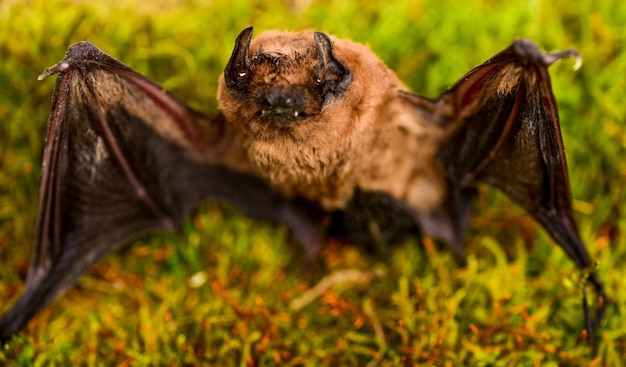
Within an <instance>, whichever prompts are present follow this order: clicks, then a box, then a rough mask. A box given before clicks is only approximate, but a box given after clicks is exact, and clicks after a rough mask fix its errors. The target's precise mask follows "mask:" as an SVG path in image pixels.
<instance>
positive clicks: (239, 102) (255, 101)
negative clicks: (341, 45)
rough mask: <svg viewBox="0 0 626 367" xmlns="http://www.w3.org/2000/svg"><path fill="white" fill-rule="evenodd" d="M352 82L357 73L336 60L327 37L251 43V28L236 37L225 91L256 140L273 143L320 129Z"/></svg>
mask: <svg viewBox="0 0 626 367" xmlns="http://www.w3.org/2000/svg"><path fill="white" fill-rule="evenodd" d="M352 81H353V75H352V72H351V71H350V70H349V69H348V68H347V67H346V65H345V64H344V63H342V62H341V61H340V60H338V59H337V57H336V56H335V54H334V53H333V43H332V41H331V39H330V38H329V37H328V36H327V35H326V34H324V33H322V32H300V33H284V32H268V33H265V34H263V35H261V36H260V37H257V38H255V40H254V41H252V27H250V28H247V29H245V30H243V31H242V32H241V34H239V36H238V37H237V40H236V42H235V49H234V51H233V53H232V56H231V58H230V61H229V62H228V65H227V66H226V69H225V70H224V78H223V83H224V85H223V86H222V87H223V89H226V90H227V92H228V96H227V97H228V99H229V100H230V102H231V105H232V108H230V109H232V110H235V109H236V110H237V114H238V115H243V116H237V117H235V119H236V120H244V121H245V122H244V121H242V123H244V124H245V126H246V127H247V129H248V130H249V131H250V132H251V133H252V134H253V135H254V136H256V137H258V138H271V137H273V136H274V137H275V136H276V135H277V134H287V135H293V136H301V135H302V131H300V132H298V129H300V130H302V125H311V124H315V122H316V121H318V120H319V118H320V117H322V116H321V114H322V113H323V111H324V108H325V107H326V106H328V105H331V104H333V103H337V102H338V101H341V100H342V99H343V98H344V96H345V95H346V93H347V92H348V89H349V88H350V85H351V84H352ZM224 87H225V88H224ZM223 99H225V98H223V97H222V96H220V101H221V102H222V105H223V106H222V109H223V110H224V112H225V113H226V114H227V115H228V113H229V112H230V111H229V106H224V104H225V103H224V102H225V101H223ZM226 104H228V103H226ZM310 127H311V126H309V127H307V128H305V130H309V128H310ZM263 135H265V136H263Z"/></svg>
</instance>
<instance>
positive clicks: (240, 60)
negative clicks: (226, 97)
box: [224, 26, 254, 97]
mask: <svg viewBox="0 0 626 367" xmlns="http://www.w3.org/2000/svg"><path fill="white" fill-rule="evenodd" d="M253 31H254V27H252V26H250V27H248V28H246V29H244V30H243V31H241V33H240V34H239V36H237V40H236V41H235V49H234V50H233V54H232V55H231V56H230V60H229V61H228V64H227V65H226V68H225V69H224V79H225V80H226V87H227V88H228V91H229V92H230V93H231V95H233V97H235V96H237V95H239V94H241V93H242V92H244V91H245V89H246V85H247V84H248V81H249V80H250V77H251V75H250V73H251V72H252V69H251V68H250V60H249V58H248V51H249V49H250V41H251V40H252V33H253Z"/></svg>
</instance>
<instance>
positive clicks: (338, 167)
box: [219, 31, 445, 210]
mask: <svg viewBox="0 0 626 367" xmlns="http://www.w3.org/2000/svg"><path fill="white" fill-rule="evenodd" d="M332 40H333V44H334V54H335V56H336V57H337V59H338V60H340V61H341V62H342V63H343V64H344V65H345V66H346V67H347V68H348V69H350V71H351V72H352V74H353V76H354V80H353V82H352V84H351V85H350V87H349V89H348V92H347V93H346V94H345V96H343V98H341V99H339V100H337V101H334V102H332V103H329V104H326V105H324V106H323V108H322V110H321V112H319V111H318V112H319V113H318V114H314V113H311V115H312V116H310V117H308V118H306V119H303V120H301V121H298V122H297V123H294V124H291V125H289V126H275V125H272V124H269V123H264V122H263V121H259V119H258V116H255V115H254V113H256V112H255V110H257V109H255V108H254V106H253V103H254V102H253V101H247V100H246V101H242V102H240V101H237V100H235V99H234V98H233V97H232V96H231V95H230V93H229V91H228V90H227V88H226V83H225V79H224V76H222V77H221V78H220V88H219V102H220V106H221V109H222V111H223V113H224V114H225V116H226V118H227V120H228V121H229V125H230V126H229V128H232V129H233V130H234V131H233V134H234V135H235V139H236V140H239V139H241V143H242V144H241V146H243V147H244V149H245V153H246V154H247V155H248V157H249V159H250V162H251V164H252V167H248V168H247V169H250V170H252V171H254V172H255V173H256V174H258V175H260V176H262V177H264V178H266V179H267V180H269V181H270V182H271V184H272V185H273V186H274V187H276V188H277V189H278V190H280V191H281V192H282V193H283V194H285V195H288V196H290V197H294V196H303V197H305V198H308V199H311V200H314V201H317V202H320V203H322V205H323V206H324V207H325V208H326V209H335V208H341V207H342V206H344V205H345V204H346V202H347V201H348V200H349V199H350V198H351V197H352V195H353V193H354V190H355V188H356V187H360V188H362V189H365V190H382V191H385V192H388V193H390V194H391V195H393V196H394V197H396V198H399V199H402V200H404V201H407V202H409V203H410V204H412V205H413V206H414V207H416V208H417V209H421V210H429V209H431V208H433V207H434V206H436V205H437V204H439V203H440V201H441V200H442V198H443V196H444V195H445V192H444V191H443V190H445V189H444V187H445V185H444V184H443V181H442V178H441V177H442V176H441V175H440V173H439V170H438V168H437V167H435V166H433V163H432V162H434V161H435V160H434V159H433V158H434V154H435V152H436V149H437V147H438V146H439V144H440V141H441V139H442V138H443V131H441V130H440V129H439V128H438V127H436V126H435V125H434V124H432V123H430V122H427V121H423V119H422V118H421V117H420V115H419V114H417V113H416V112H415V110H414V109H413V108H410V107H409V106H408V105H407V104H406V102H405V101H404V100H403V99H402V98H400V97H399V94H398V92H399V90H401V89H405V87H404V86H403V84H402V83H401V82H400V81H399V80H398V78H397V77H396V76H395V75H394V73H393V72H392V71H390V70H389V69H388V68H387V67H386V66H385V65H384V64H383V62H382V61H381V60H380V59H378V57H376V56H375V55H374V54H373V53H372V52H371V51H370V50H369V49H368V48H367V47H365V46H363V45H360V44H357V43H354V42H351V41H348V40H342V39H334V38H333V39H332ZM259 53H263V54H265V55H276V56H281V58H280V62H279V63H277V64H263V65H261V66H259V68H263V69H257V70H255V73H254V77H253V80H251V82H250V85H251V88H254V87H256V86H257V85H264V84H271V85H294V86H302V87H304V88H314V87H315V86H314V84H313V83H314V80H313V79H314V76H313V75H314V74H313V68H314V67H315V65H316V64H317V62H318V51H317V46H316V43H315V41H314V38H313V32H311V31H303V32H299V33H285V32H278V31H271V32H267V33H264V34H262V35H260V36H258V37H257V38H256V39H254V40H253V41H252V43H251V45H250V52H249V55H250V58H252V57H253V56H254V55H257V54H259ZM253 67H254V64H253ZM313 112H315V111H313ZM235 143H236V144H238V143H239V142H235ZM236 144H233V145H231V146H235V145H236Z"/></svg>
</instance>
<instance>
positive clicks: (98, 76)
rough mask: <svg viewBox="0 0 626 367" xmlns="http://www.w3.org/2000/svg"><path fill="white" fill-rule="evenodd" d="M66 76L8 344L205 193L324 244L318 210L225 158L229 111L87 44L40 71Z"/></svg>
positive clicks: (174, 224) (56, 102) (3, 326)
mask: <svg viewBox="0 0 626 367" xmlns="http://www.w3.org/2000/svg"><path fill="white" fill-rule="evenodd" d="M56 73H59V74H60V76H59V78H58V79H57V83H56V88H55V92H54V97H53V102H52V111H51V113H50V117H49V120H48V133H47V143H46V149H45V153H44V166H43V174H42V182H41V188H40V204H39V214H38V219H37V231H36V238H35V242H34V248H33V253H32V258H31V263H30V268H29V274H28V279H27V281H26V286H25V290H24V293H23V294H22V296H21V298H20V299H19V300H18V301H17V302H16V304H15V305H14V307H13V308H12V309H11V310H10V311H9V312H8V313H7V314H6V315H5V316H4V317H3V318H2V319H1V320H0V341H1V342H4V341H6V340H8V339H9V338H10V336H11V335H13V334H14V333H16V332H17V331H19V330H20V329H21V328H22V327H23V326H24V324H25V323H26V322H27V321H28V320H29V319H30V318H31V317H33V316H34V315H35V314H36V313H37V312H38V311H39V310H40V309H41V308H43V307H44V306H46V305H47V304H48V303H50V302H51V301H52V300H53V299H54V298H56V297H57V296H58V295H59V293H61V292H62V291H63V290H65V289H66V288H67V287H69V286H70V285H71V284H72V283H74V282H75V281H76V279H78V277H79V276H80V275H81V274H82V273H84V272H85V271H86V270H87V269H88V268H89V267H90V266H91V265H93V264H94V263H96V262H97V261H99V260H100V259H101V258H102V257H104V256H105V255H106V254H108V253H109V252H111V251H113V250H115V249H116V248H118V247H119V246H120V245H121V244H123V243H124V242H125V241H127V240H128V239H129V238H130V237H132V236H133V235H136V234H137V233H140V232H144V231H147V230H153V229H165V230H177V229H178V228H179V227H180V224H181V221H182V219H183V217H184V216H185V214H186V213H187V212H188V210H189V209H190V208H191V207H192V206H194V205H196V204H197V203H198V202H199V201H201V200H203V199H207V198H216V199H224V200H227V201H230V202H231V203H233V204H235V205H236V206H238V207H240V208H241V209H243V210H244V211H246V212H247V213H248V214H250V215H252V216H257V217H264V218H273V219H278V220H281V221H283V222H285V223H287V225H289V226H290V227H291V229H292V230H293V231H294V234H295V235H296V236H297V237H298V239H299V240H300V241H302V242H303V243H304V244H305V246H307V249H308V250H309V251H315V249H316V248H317V246H318V245H319V243H320V241H321V234H322V227H321V224H320V221H319V218H318V217H317V216H316V214H315V213H316V211H315V210H308V208H306V205H302V204H301V203H298V205H295V204H292V203H291V202H289V201H287V200H285V199H283V198H282V197H280V196H279V195H277V194H276V193H274V192H273V191H272V190H271V188H270V187H269V186H268V185H266V184H265V183H264V182H261V181H259V180H258V179H256V178H254V177H251V176H249V175H246V174H243V173H237V172H236V171H234V170H231V169H229V168H228V167H226V166H225V165H224V164H220V162H221V160H220V151H223V148H224V145H228V144H229V141H228V138H229V137H228V136H225V135H224V129H223V126H222V125H221V123H223V121H220V119H219V118H217V119H215V120H213V121H211V120H208V119H206V118H204V117H202V116H201V115H200V114H198V113H196V112H194V111H192V110H191V109H190V108H189V107H187V106H186V105H184V104H183V103H182V102H180V101H179V100H177V99H176V98H174V97H173V96H171V95H170V94H168V93H167V92H165V91H164V90H163V89H162V88H161V87H160V86H158V85H157V84H155V83H153V82H151V81H150V80H148V79H147V78H145V77H143V76H141V75H140V74H138V73H136V72H134V71H133V70H131V69H130V68H128V67H126V66H124V65H123V64H121V63H120V62H118V61H116V60H115V59H113V58H112V57H110V56H108V55H106V54H104V53H103V52H102V51H100V50H99V49H98V48H96V47H95V46H94V45H92V44H90V43H87V42H81V43H78V44H76V45H74V46H72V47H70V49H69V51H68V52H67V55H66V57H65V59H64V60H63V61H61V62H60V63H58V64H57V65H55V66H54V67H52V68H50V69H48V70H46V71H45V72H44V74H42V76H41V77H40V79H43V78H44V77H47V76H50V75H53V74H56ZM207 162H209V163H207Z"/></svg>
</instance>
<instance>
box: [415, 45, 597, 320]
mask: <svg viewBox="0 0 626 367" xmlns="http://www.w3.org/2000/svg"><path fill="white" fill-rule="evenodd" d="M564 57H576V58H577V59H578V58H579V56H578V54H577V53H576V52H575V51H573V50H568V51H564V52H560V53H554V54H544V53H542V52H541V51H540V50H539V49H538V48H537V46H535V45H534V44H533V43H532V42H530V41H528V40H523V39H520V40H516V41H515V42H514V43H513V44H512V45H511V46H510V47H508V48H507V49H505V50H504V51H502V52H500V53H499V54H497V55H496V56H494V57H493V58H491V59H490V60H487V61H486V62H485V63H483V64H482V65H480V66H478V67H476V68H475V69H473V70H472V71H470V72H469V73H468V74H467V75H465V76H464V77H463V78H462V79H461V80H460V81H459V82H458V83H457V84H456V85H454V86H453V87H452V88H450V89H449V90H448V91H447V92H445V93H444V94H443V95H441V96H440V97H439V98H438V99H437V100H434V101H429V100H426V99H424V98H421V97H418V96H415V95H412V96H411V98H412V99H413V100H414V101H415V102H416V103H417V104H418V105H419V107H420V109H421V110H423V111H425V112H426V114H427V115H429V118H430V119H431V120H433V121H435V122H436V123H440V124H443V125H444V126H447V127H448V128H449V129H450V137H449V139H448V140H447V141H446V142H445V143H443V146H442V148H441V150H440V152H439V155H438V158H439V161H440V163H441V165H442V167H443V169H444V171H445V172H446V173H447V175H448V179H449V181H450V184H451V190H452V193H451V197H452V198H453V199H452V201H455V200H457V199H454V197H455V195H456V196H458V194H459V193H462V192H463V191H464V190H467V189H470V188H472V187H474V186H475V185H476V184H478V183H486V184H489V185H493V186H495V187H497V188H498V189H500V190H502V191H503V192H504V193H505V194H506V195H508V196H509V197H510V198H511V199H512V200H513V201H515V202H516V203H517V204H519V205H520V206H522V207H523V208H524V209H526V210H527V211H528V212H529V213H530V214H531V215H532V216H533V217H534V218H535V219H536V220H537V221H538V222H539V223H540V224H541V225H542V226H543V227H545V229H546V230H547V231H548V233H549V234H550V235H551V236H552V237H553V238H554V240H555V241H556V242H557V243H558V244H559V245H560V246H561V247H562V248H563V249H564V250H565V252H566V253H567V254H568V255H569V257H571V258H572V259H573V260H574V261H575V262H576V264H577V265H578V266H579V267H580V268H590V267H592V265H593V264H592V262H591V260H590V258H589V255H588V253H587V249H586V247H585V244H584V242H583V241H582V240H581V238H580V236H579V234H578V231H577V229H576V224H575V220H574V215H573V211H572V198H571V192H570V185H569V180H568V171H567V164H566V161H565V153H564V149H563V141H562V138H561V132H560V125H559V116H558V111H557V106H556V101H555V98H554V95H553V93H552V87H551V83H550V76H549V74H548V66H550V65H551V64H552V63H554V62H555V61H557V60H559V59H561V58H564ZM460 197H464V195H460ZM461 206H463V207H466V206H467V205H466V204H463V203H461ZM466 220H467V216H466V215H462V216H461V217H458V218H455V219H454V220H453V222H456V224H455V225H456V227H458V228H464V226H465V221H466ZM589 280H590V281H591V282H592V284H593V285H594V287H595V289H596V291H597V293H598V296H599V297H600V300H599V304H600V305H602V304H603V298H604V291H603V289H602V284H601V282H600V280H599V279H598V277H597V275H596V274H595V273H591V274H590V276H589ZM585 307H586V306H585ZM602 312H603V309H602V307H600V309H599V311H598V316H597V317H596V319H595V320H594V321H593V322H592V321H590V319H589V318H587V325H586V327H587V330H588V331H589V332H591V331H592V330H593V329H594V328H595V327H596V326H597V322H599V320H600V319H601V317H602Z"/></svg>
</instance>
